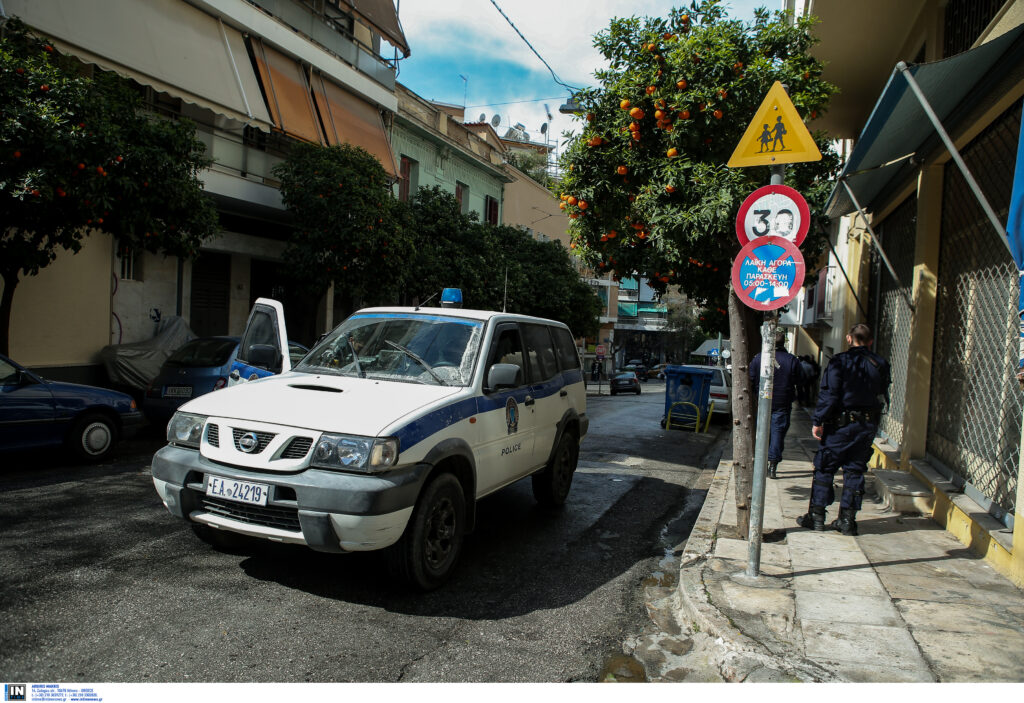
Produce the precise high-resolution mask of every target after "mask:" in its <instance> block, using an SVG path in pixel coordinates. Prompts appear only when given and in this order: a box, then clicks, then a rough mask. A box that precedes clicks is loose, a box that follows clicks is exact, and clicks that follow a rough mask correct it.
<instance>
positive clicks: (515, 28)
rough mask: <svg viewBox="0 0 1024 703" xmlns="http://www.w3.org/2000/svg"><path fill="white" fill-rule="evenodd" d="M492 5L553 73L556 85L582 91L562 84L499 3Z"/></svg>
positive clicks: (552, 71) (492, 0)
mask: <svg viewBox="0 0 1024 703" xmlns="http://www.w3.org/2000/svg"><path fill="white" fill-rule="evenodd" d="M491 4H492V5H494V9H496V10H497V11H498V12H500V13H501V16H502V17H504V18H505V21H506V22H508V24H509V26H510V27H512V29H514V30H515V31H516V34H518V35H519V38H520V39H522V40H523V42H524V43H525V44H526V45H527V46H528V47H530V51H532V52H533V53H534V55H535V56H536V57H537V58H538V59H540V62H541V63H542V64H544V66H545V67H546V68H547V69H548V71H550V72H551V77H552V78H553V79H554V81H555V83H557V84H558V85H560V86H562V87H563V88H567V89H569V90H571V91H577V90H582V89H581V88H578V87H576V86H572V85H569V84H568V83H564V82H562V79H561V78H559V77H558V75H557V74H556V73H555V70H554V69H553V68H551V66H550V65H549V64H548V62H547V61H545V60H544V57H543V56H541V55H540V53H539V52H538V51H537V50H536V49H534V48H533V44H531V43H530V40H529V39H527V38H526V37H524V36H523V33H522V32H520V31H519V27H517V26H515V24H513V23H512V20H510V19H509V18H508V15H506V14H505V11H504V10H502V9H501V8H500V7H499V6H498V3H497V2H495V0H491Z"/></svg>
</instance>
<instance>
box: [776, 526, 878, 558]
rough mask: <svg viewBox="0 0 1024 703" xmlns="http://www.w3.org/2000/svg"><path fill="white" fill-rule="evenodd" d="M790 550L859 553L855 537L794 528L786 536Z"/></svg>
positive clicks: (833, 532)
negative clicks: (828, 550)
mask: <svg viewBox="0 0 1024 703" xmlns="http://www.w3.org/2000/svg"><path fill="white" fill-rule="evenodd" d="M786 542H787V543H788V544H789V546H790V548H791V549H792V548H798V549H831V550H836V551H840V552H857V553H858V554H859V553H860V552H861V549H860V546H858V544H857V539H856V538H855V537H848V536H846V535H841V534H839V533H838V532H835V531H831V532H814V531H813V530H804V529H801V528H798V527H794V528H793V530H791V531H790V532H789V533H788V534H787V535H786Z"/></svg>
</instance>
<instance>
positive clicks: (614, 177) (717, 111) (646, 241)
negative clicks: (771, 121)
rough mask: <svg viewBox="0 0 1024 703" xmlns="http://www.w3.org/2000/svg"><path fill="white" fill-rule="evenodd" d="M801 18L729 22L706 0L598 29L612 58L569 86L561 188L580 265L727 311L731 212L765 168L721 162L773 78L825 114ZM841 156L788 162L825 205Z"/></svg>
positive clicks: (826, 90) (794, 176)
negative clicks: (580, 112)
mask: <svg viewBox="0 0 1024 703" xmlns="http://www.w3.org/2000/svg"><path fill="white" fill-rule="evenodd" d="M810 27H811V20H809V19H806V18H798V19H796V20H795V22H793V23H790V22H789V21H787V20H786V19H785V16H784V15H783V14H782V13H775V14H774V16H772V15H769V13H768V11H767V10H764V9H761V10H758V11H757V12H756V15H755V19H754V20H753V22H752V23H749V24H746V23H743V22H741V21H738V20H730V19H728V18H727V17H726V16H725V14H724V9H723V8H722V7H721V6H720V5H719V3H718V1H717V0H704V1H702V2H700V3H699V4H698V3H696V2H694V3H692V4H691V7H690V9H689V10H680V9H675V10H672V12H671V13H670V15H669V17H668V18H667V19H661V18H648V19H645V20H640V19H638V18H635V17H633V18H628V19H615V20H613V21H612V23H611V25H610V27H609V28H608V29H607V30H605V31H603V32H601V33H600V34H599V35H598V36H597V37H596V38H595V42H594V43H595V45H596V46H597V48H598V49H599V50H600V51H601V53H602V54H603V55H604V57H605V58H606V59H607V60H608V62H609V68H608V69H607V70H602V71H598V72H597V74H596V76H597V78H598V81H599V82H600V86H599V87H598V88H595V89H588V90H584V91H582V92H581V93H579V94H578V95H577V99H578V100H579V102H580V104H581V106H582V107H583V109H584V110H585V112H586V122H585V124H584V126H583V129H582V130H581V131H580V132H579V134H578V135H577V136H575V137H574V138H572V139H571V140H570V141H569V144H568V148H567V149H566V150H565V151H564V153H563V156H562V166H563V173H564V179H563V181H562V198H563V200H564V201H565V202H566V207H565V211H566V213H567V214H568V215H569V217H570V218H571V219H572V223H571V231H572V236H573V245H574V246H575V247H576V248H577V250H578V252H579V253H580V255H581V256H582V257H583V258H584V260H585V261H587V262H588V263H589V264H590V265H592V266H593V267H594V268H595V269H596V270H598V271H610V272H612V273H613V274H614V275H615V276H616V277H627V276H633V275H638V274H639V275H641V276H645V277H647V278H648V279H649V280H650V282H651V285H652V287H654V288H655V289H656V290H664V289H665V287H666V286H668V285H677V286H680V287H681V288H682V290H683V291H684V292H685V293H686V294H687V295H689V296H690V297H691V298H693V299H695V300H698V301H704V302H705V303H706V304H707V305H709V306H710V308H711V309H712V310H724V309H725V308H726V304H725V303H726V295H727V290H728V281H729V271H730V266H731V263H732V260H733V259H734V258H735V255H736V254H737V253H738V252H739V248H740V247H739V242H738V241H737V238H736V236H735V234H734V227H735V219H736V212H737V210H738V208H739V205H740V204H741V203H742V201H743V199H744V198H745V197H746V196H747V195H749V194H750V193H751V192H753V191H754V190H755V189H756V188H757V187H759V186H761V185H766V184H767V183H768V181H769V172H768V168H767V167H759V168H748V169H729V168H726V166H725V163H726V161H728V159H729V156H730V155H731V153H732V151H733V149H734V148H735V147H736V144H737V143H738V142H739V140H740V137H741V136H742V134H743V132H744V130H745V129H746V127H747V124H748V123H749V122H750V120H751V118H752V117H753V115H754V113H755V112H756V110H757V108H758V107H759V105H760V104H761V101H762V100H763V99H764V96H765V95H766V94H767V92H768V89H769V88H770V87H771V85H772V84H773V83H774V82H775V81H781V82H782V83H783V84H785V85H787V86H788V87H789V93H790V97H791V99H792V101H793V103H794V105H795V106H796V108H797V110H798V111H799V113H800V114H801V115H804V116H806V117H808V118H810V117H812V116H817V114H820V113H823V112H824V111H825V109H826V106H827V103H828V100H829V97H830V96H831V95H832V93H833V92H834V90H835V89H834V87H833V86H832V85H831V84H829V83H827V82H826V81H824V80H822V79H821V70H822V66H821V64H820V63H819V62H818V61H817V60H816V59H814V58H813V57H811V56H810V55H809V54H808V53H807V51H808V49H810V48H811V46H812V45H813V41H814V40H813V37H812V36H811V34H810V31H809V30H810ZM821 136H822V135H818V139H816V141H818V143H823V142H822V138H821ZM836 166H837V159H836V157H835V156H834V155H833V154H831V153H829V154H827V155H826V157H825V158H824V159H823V160H822V161H821V162H818V163H811V164H798V165H796V166H793V167H791V168H789V169H787V179H786V180H787V183H788V184H789V185H792V186H793V187H795V188H796V189H797V190H799V191H800V192H801V193H803V194H804V196H805V197H806V198H807V199H808V202H809V204H810V205H811V207H812V210H815V209H816V208H817V210H818V211H819V212H820V208H821V206H822V205H823V204H824V199H825V198H826V197H827V195H828V192H829V191H830V184H829V183H828V180H827V177H828V176H829V175H830V174H831V173H832V172H833V171H834V169H835V167H836ZM818 216H819V217H820V215H818ZM816 230H817V228H812V233H813V235H812V236H811V237H809V238H808V240H807V241H806V242H805V243H804V245H803V247H802V248H803V251H804V253H805V257H806V258H808V259H811V260H813V259H814V257H815V256H816V255H817V253H818V252H820V251H821V248H822V247H823V246H824V239H823V238H822V236H820V234H818V232H817V231H816Z"/></svg>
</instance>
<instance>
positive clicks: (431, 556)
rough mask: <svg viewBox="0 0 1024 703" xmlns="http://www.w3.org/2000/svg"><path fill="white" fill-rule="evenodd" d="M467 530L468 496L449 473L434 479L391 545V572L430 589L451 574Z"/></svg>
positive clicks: (437, 585) (423, 588) (425, 489)
mask: <svg viewBox="0 0 1024 703" xmlns="http://www.w3.org/2000/svg"><path fill="white" fill-rule="evenodd" d="M465 531H466V496H465V494H464V493H463V491H462V484H460V483H459V480H458V479H457V478H455V476H453V475H452V474H450V473H443V474H440V475H439V476H437V477H436V478H434V479H433V480H432V481H431V482H430V483H429V484H428V485H427V487H426V488H424V489H423V493H422V494H421V495H420V499H419V500H418V501H417V502H416V507H415V508H414V509H413V511H412V518H411V519H410V520H409V525H408V526H407V527H406V528H405V534H403V535H402V538H401V539H400V540H399V541H398V542H397V543H396V544H395V545H394V546H393V547H391V551H390V554H389V555H388V556H389V561H390V566H391V570H392V573H393V574H394V575H395V576H397V577H398V578H400V579H402V580H404V581H407V582H409V583H411V584H412V585H414V586H416V587H418V588H420V589H422V590H424V591H430V590H433V589H435V588H437V587H439V586H441V585H442V584H443V583H444V582H445V581H447V580H448V577H449V576H450V575H451V573H452V570H453V569H454V568H455V564H456V562H458V560H459V554H461V552H462V542H463V538H464V534H465Z"/></svg>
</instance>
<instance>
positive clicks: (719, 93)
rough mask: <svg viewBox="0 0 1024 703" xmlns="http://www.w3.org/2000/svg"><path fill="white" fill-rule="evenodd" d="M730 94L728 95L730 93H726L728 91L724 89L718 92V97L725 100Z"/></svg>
mask: <svg viewBox="0 0 1024 703" xmlns="http://www.w3.org/2000/svg"><path fill="white" fill-rule="evenodd" d="M728 94H729V93H728V91H726V90H725V88H723V89H722V90H720V91H718V96H719V97H720V98H723V99H724V98H725V97H726V96H727V95H728Z"/></svg>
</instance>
